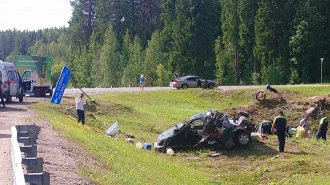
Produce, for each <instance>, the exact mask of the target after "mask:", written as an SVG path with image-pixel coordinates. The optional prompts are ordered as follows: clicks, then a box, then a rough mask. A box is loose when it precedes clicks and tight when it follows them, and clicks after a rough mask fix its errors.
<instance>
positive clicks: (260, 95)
mask: <svg viewBox="0 0 330 185" xmlns="http://www.w3.org/2000/svg"><path fill="white" fill-rule="evenodd" d="M256 99H257V100H258V101H264V100H265V99H266V94H265V92H263V91H259V92H257V94H256Z"/></svg>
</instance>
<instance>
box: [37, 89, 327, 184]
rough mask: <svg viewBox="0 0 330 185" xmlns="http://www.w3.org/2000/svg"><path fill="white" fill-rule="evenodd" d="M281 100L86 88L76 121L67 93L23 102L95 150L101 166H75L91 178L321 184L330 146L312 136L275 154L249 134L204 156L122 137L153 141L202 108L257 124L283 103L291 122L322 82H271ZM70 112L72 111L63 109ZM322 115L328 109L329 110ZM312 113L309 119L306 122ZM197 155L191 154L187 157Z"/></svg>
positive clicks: (272, 144)
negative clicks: (110, 132) (242, 113)
mask: <svg viewBox="0 0 330 185" xmlns="http://www.w3.org/2000/svg"><path fill="white" fill-rule="evenodd" d="M279 90H280V92H282V93H283V95H284V96H283V97H284V99H282V100H281V101H277V100H276V99H274V101H273V100H268V101H266V103H264V104H261V103H258V102H256V100H255V99H254V93H255V91H256V89H250V90H237V91H226V92H223V91H219V90H204V89H188V90H173V91H155V92H130V93H118V94H104V95H94V96H92V97H93V99H95V103H92V102H90V101H88V100H87V101H88V105H87V111H86V115H87V120H86V122H87V124H86V126H81V125H79V124H77V123H75V122H74V121H72V120H70V119H69V118H68V112H66V111H65V110H64V108H66V107H69V106H72V105H74V99H73V98H68V97H67V98H65V99H63V100H62V104H61V106H59V107H58V106H54V105H49V103H48V102H40V103H37V104H34V105H31V108H33V109H35V110H37V112H38V115H39V116H40V118H41V119H43V120H49V121H50V122H51V123H52V125H53V127H54V128H55V129H58V130H60V131H61V132H62V133H64V134H65V135H66V136H67V137H68V138H69V139H72V140H74V141H76V142H77V143H79V144H81V145H82V146H83V147H84V148H85V149H86V150H87V151H89V152H90V153H91V154H93V155H94V156H96V157H97V158H98V159H99V160H100V162H101V163H102V165H103V169H102V170H100V169H97V168H95V169H81V173H82V174H83V175H84V176H86V177H88V178H90V179H92V180H94V181H95V182H97V183H99V184H187V185H188V184H189V185H191V184H198V185H199V184H235V185H236V184H327V183H328V182H330V176H329V173H330V172H329V170H328V169H329V163H330V162H329V161H330V160H329V158H330V157H329V155H328V153H329V152H330V145H329V144H328V143H326V142H322V141H316V140H315V139H309V140H297V139H287V143H286V148H285V150H286V152H285V154H284V155H283V156H280V157H276V154H277V139H276V137H275V136H271V137H270V138H269V139H267V140H260V141H259V140H258V139H254V140H253V143H252V144H251V145H250V146H248V147H247V148H239V147H237V148H234V149H233V150H223V151H222V153H223V154H222V155H220V156H218V157H208V155H207V154H208V153H210V152H212V151H210V150H206V149H205V150H201V149H199V150H190V151H181V152H180V153H178V154H177V155H175V156H168V155H166V154H160V153H156V152H155V151H154V150H151V151H150V150H139V149H137V148H136V147H135V146H134V145H132V144H129V143H126V142H125V136H126V135H125V134H129V135H133V136H134V137H135V138H134V141H135V142H138V141H139V142H149V143H153V142H155V141H156V140H157V136H158V135H159V134H160V133H161V132H163V131H164V130H166V129H167V128H169V127H171V126H173V125H174V124H176V123H177V122H179V121H183V120H186V119H187V118H189V117H190V116H191V115H193V114H196V113H200V112H205V111H207V110H208V109H210V108H213V109H215V110H220V111H223V112H226V113H229V115H231V113H235V112H237V110H241V109H244V110H247V111H248V112H249V113H250V116H251V118H252V119H253V120H254V121H255V122H256V123H259V121H260V120H262V119H272V118H273V117H274V116H276V112H277V110H278V109H279V108H281V109H283V110H284V112H285V113H286V115H287V117H288V121H289V123H291V124H298V121H299V119H301V118H302V115H303V111H304V110H306V109H307V108H308V107H309V106H311V104H312V100H311V99H310V97H312V96H322V97H326V95H327V94H328V92H330V88H324V87H308V88H306V87H294V88H286V89H279ZM69 114H72V115H74V114H73V113H69ZM329 116H330V115H329ZM115 120H118V123H119V128H120V130H121V133H119V134H117V135H116V137H118V138H120V140H118V141H116V140H114V139H112V138H109V137H107V136H105V135H104V134H103V132H104V130H105V126H104V125H103V122H106V123H108V124H112V123H113V122H114V121H115ZM317 121H318V120H317V119H315V120H314V119H313V118H312V119H311V120H310V124H311V125H312V127H315V126H316V125H317ZM194 156H198V157H199V160H189V159H188V158H189V157H194Z"/></svg>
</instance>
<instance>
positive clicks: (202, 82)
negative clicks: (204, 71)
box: [170, 75, 216, 89]
mask: <svg viewBox="0 0 330 185" xmlns="http://www.w3.org/2000/svg"><path fill="white" fill-rule="evenodd" d="M170 86H171V87H173V88H177V89H180V88H182V89H187V88H198V87H201V88H209V89H213V88H214V87H215V86H216V82H215V81H213V80H206V79H203V78H201V77H199V76H193V75H190V76H182V77H180V78H177V79H174V80H172V81H171V82H170Z"/></svg>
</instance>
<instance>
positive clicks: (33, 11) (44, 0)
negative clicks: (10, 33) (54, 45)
mask: <svg viewBox="0 0 330 185" xmlns="http://www.w3.org/2000/svg"><path fill="white" fill-rule="evenodd" d="M0 7H1V8H0V30H9V29H11V30H12V29H14V28H16V29H17V30H22V31H23V30H38V29H43V28H51V27H57V28H58V27H62V26H65V27H68V21H69V20H70V17H71V15H72V9H71V6H70V0H0Z"/></svg>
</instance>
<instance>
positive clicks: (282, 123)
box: [271, 110, 287, 153]
mask: <svg viewBox="0 0 330 185" xmlns="http://www.w3.org/2000/svg"><path fill="white" fill-rule="evenodd" d="M278 114H279V115H278V116H276V117H275V118H274V121H273V125H272V129H271V131H272V133H273V134H274V128H276V132H277V140H278V152H280V153H282V152H284V146H285V136H286V124H287V121H286V117H285V116H284V113H283V111H282V110H279V111H278Z"/></svg>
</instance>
